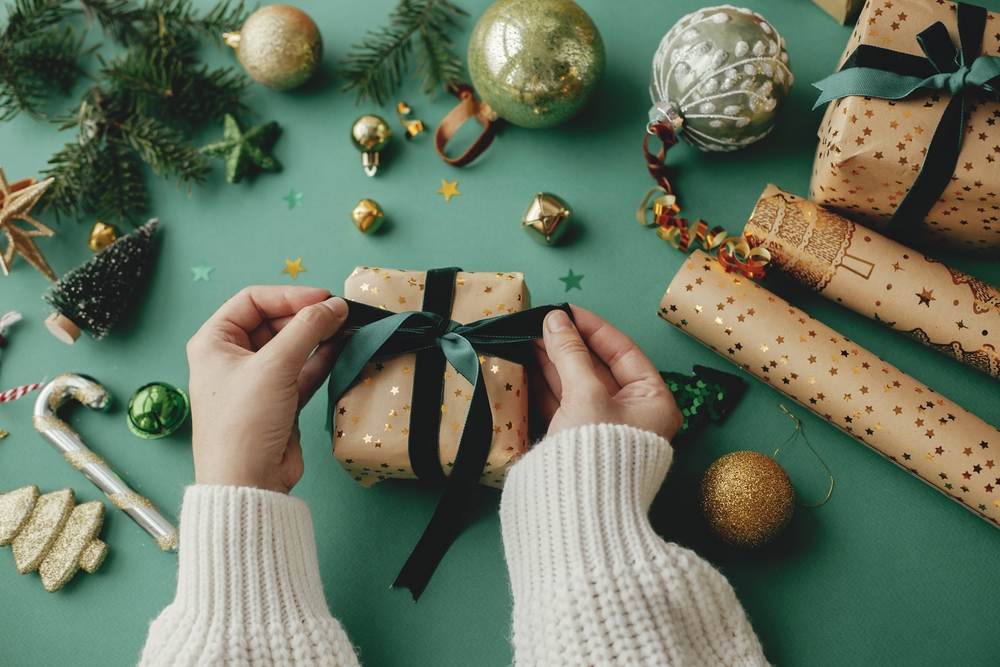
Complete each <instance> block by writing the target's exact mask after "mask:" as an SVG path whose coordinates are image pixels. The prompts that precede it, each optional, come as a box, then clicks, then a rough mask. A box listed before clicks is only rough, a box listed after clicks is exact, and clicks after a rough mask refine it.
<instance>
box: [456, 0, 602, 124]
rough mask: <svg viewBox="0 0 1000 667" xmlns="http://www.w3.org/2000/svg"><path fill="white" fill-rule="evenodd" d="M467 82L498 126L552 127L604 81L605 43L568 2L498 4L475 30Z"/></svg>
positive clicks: (527, 0)
mask: <svg viewBox="0 0 1000 667" xmlns="http://www.w3.org/2000/svg"><path fill="white" fill-rule="evenodd" d="M469 74H470V75H471V77H472V83H473V85H474V86H475V88H476V92H477V93H479V95H480V96H481V97H482V99H483V101H484V102H486V103H487V104H488V105H489V106H490V107H491V108H492V109H493V111H495V112H496V113H497V115H498V116H500V117H501V118H503V119H505V120H507V121H510V122H511V123H513V124H514V125H520V126H522V127H533V128H541V127H552V126H554V125H558V124H559V123H562V122H564V121H566V120H569V119H570V118H572V117H573V116H575V115H576V114H577V113H579V111H580V110H581V109H582V108H583V107H584V105H585V104H586V103H587V100H588V99H589V98H590V96H591V95H592V94H593V92H594V89H595V88H596V87H597V84H598V82H600V80H601V77H602V76H603V74H604V42H603V40H602V39H601V33H599V32H598V31H597V26H595V25H594V22H593V21H592V20H591V18H590V16H588V15H587V12H585V11H583V9H581V8H580V7H579V6H578V5H577V4H575V3H574V2H572V1H571V0H499V1H498V2H496V3H494V4H493V5H492V6H491V7H490V8H489V9H487V10H486V11H485V12H484V13H483V15H482V17H480V19H479V21H478V22H477V23H476V26H475V27H474V28H473V29H472V35H471V37H470V39H469Z"/></svg>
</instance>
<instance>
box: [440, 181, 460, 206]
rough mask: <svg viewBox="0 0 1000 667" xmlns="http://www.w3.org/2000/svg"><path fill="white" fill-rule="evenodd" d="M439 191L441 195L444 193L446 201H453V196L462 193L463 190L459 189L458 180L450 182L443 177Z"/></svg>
mask: <svg viewBox="0 0 1000 667" xmlns="http://www.w3.org/2000/svg"><path fill="white" fill-rule="evenodd" d="M437 192H438V194H439V195H444V200H445V201H446V202H447V201H451V198H452V197H454V196H455V195H460V194H462V193H461V192H459V191H458V181H452V182H451V183H449V182H448V181H446V180H444V179H443V178H442V179H441V189H440V190H438V191H437Z"/></svg>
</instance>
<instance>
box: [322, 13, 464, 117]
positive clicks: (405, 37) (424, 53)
mask: <svg viewBox="0 0 1000 667" xmlns="http://www.w3.org/2000/svg"><path fill="white" fill-rule="evenodd" d="M463 16H468V14H467V13H466V12H465V11H464V10H462V9H461V8H459V7H457V6H455V5H454V4H452V3H451V2H449V1H448V0H400V2H399V4H398V5H397V6H396V8H395V9H394V10H393V12H392V14H391V15H390V16H389V22H390V25H389V26H388V27H383V28H380V29H379V30H378V31H368V33H367V37H366V38H365V39H364V41H362V42H361V44H357V45H354V46H353V48H354V49H355V51H354V52H352V53H349V54H347V58H346V59H345V61H344V62H343V63H342V65H341V68H340V69H339V70H338V71H337V74H338V75H339V76H342V77H344V78H346V79H348V83H347V85H345V86H344V87H343V90H345V91H347V90H351V89H352V88H357V102H358V103H359V104H360V103H361V102H363V101H365V100H372V101H374V102H376V103H377V104H380V105H384V104H385V103H386V102H387V101H388V100H389V97H390V96H391V95H392V93H394V92H395V91H396V89H397V88H399V86H400V85H401V84H402V81H403V76H404V75H405V74H406V73H407V71H408V70H409V58H410V55H411V54H412V53H413V50H414V49H413V38H414V36H416V37H417V49H416V56H417V68H416V72H415V73H414V77H415V78H419V77H423V82H422V83H421V87H420V88H421V91H422V92H424V93H426V94H427V95H429V96H430V97H431V99H433V98H434V93H435V92H436V90H437V87H438V85H442V86H445V85H447V84H448V82H449V81H452V80H460V79H461V78H462V61H461V59H460V58H459V57H458V55H457V54H456V53H455V45H454V44H453V43H452V41H451V40H450V39H449V38H448V32H449V31H450V30H451V29H452V28H456V27H459V25H460V24H459V19H460V18H461V17H463Z"/></svg>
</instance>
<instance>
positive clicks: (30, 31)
mask: <svg viewBox="0 0 1000 667" xmlns="http://www.w3.org/2000/svg"><path fill="white" fill-rule="evenodd" d="M67 1H68V0H16V1H15V2H14V4H13V5H8V7H7V25H6V27H4V28H3V29H0V121H5V120H10V119H11V118H13V117H14V116H16V115H17V114H19V113H21V112H24V113H28V114H31V115H33V116H36V117H41V116H42V114H41V113H40V112H39V111H38V107H39V106H41V105H42V104H43V103H44V102H45V97H46V93H47V92H48V91H49V90H50V89H51V88H53V87H55V88H58V89H59V90H60V92H62V93H63V94H64V95H66V94H68V93H69V91H70V89H71V88H72V87H73V83H74V82H75V81H76V77H77V76H78V75H79V74H80V73H81V72H80V70H79V68H78V67H77V65H76V61H77V59H78V58H80V56H81V54H82V52H83V36H81V37H79V38H77V35H76V32H75V31H74V30H73V27H72V26H71V25H68V24H67V25H65V26H63V27H62V29H60V27H59V26H58V25H57V24H59V23H61V22H62V21H63V20H64V19H66V18H67V17H68V16H69V15H71V14H72V13H73V10H72V9H71V8H70V7H68V6H67Z"/></svg>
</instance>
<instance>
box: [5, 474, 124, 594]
mask: <svg viewBox="0 0 1000 667" xmlns="http://www.w3.org/2000/svg"><path fill="white" fill-rule="evenodd" d="M103 524H104V503H102V502H101V501H99V500H94V501H92V502H89V503H84V504H82V505H77V504H76V496H75V494H74V493H73V489H63V490H61V491H55V492H53V493H46V494H45V495H44V496H39V494H38V487H37V486H26V487H24V488H21V489H17V490H16V491H11V492H9V493H4V494H0V547H5V546H8V545H10V546H11V547H12V549H13V551H14V564H15V565H17V571H18V572H20V573H21V574H27V573H28V572H33V571H35V570H38V573H39V574H40V575H41V577H42V585H43V586H44V587H45V590H47V591H48V592H49V593H53V592H55V591H57V590H59V589H60V588H62V587H63V585H65V584H66V582H68V581H69V580H70V579H72V578H73V575H74V574H76V573H77V570H79V569H80V568H83V570H84V571H86V572H90V573H91V574H93V573H94V572H96V571H97V569H98V568H99V567H101V564H102V563H103V562H104V558H105V556H107V553H108V545H107V544H105V543H104V542H102V541H101V540H99V539H97V535H98V533H100V532H101V526H102V525H103Z"/></svg>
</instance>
